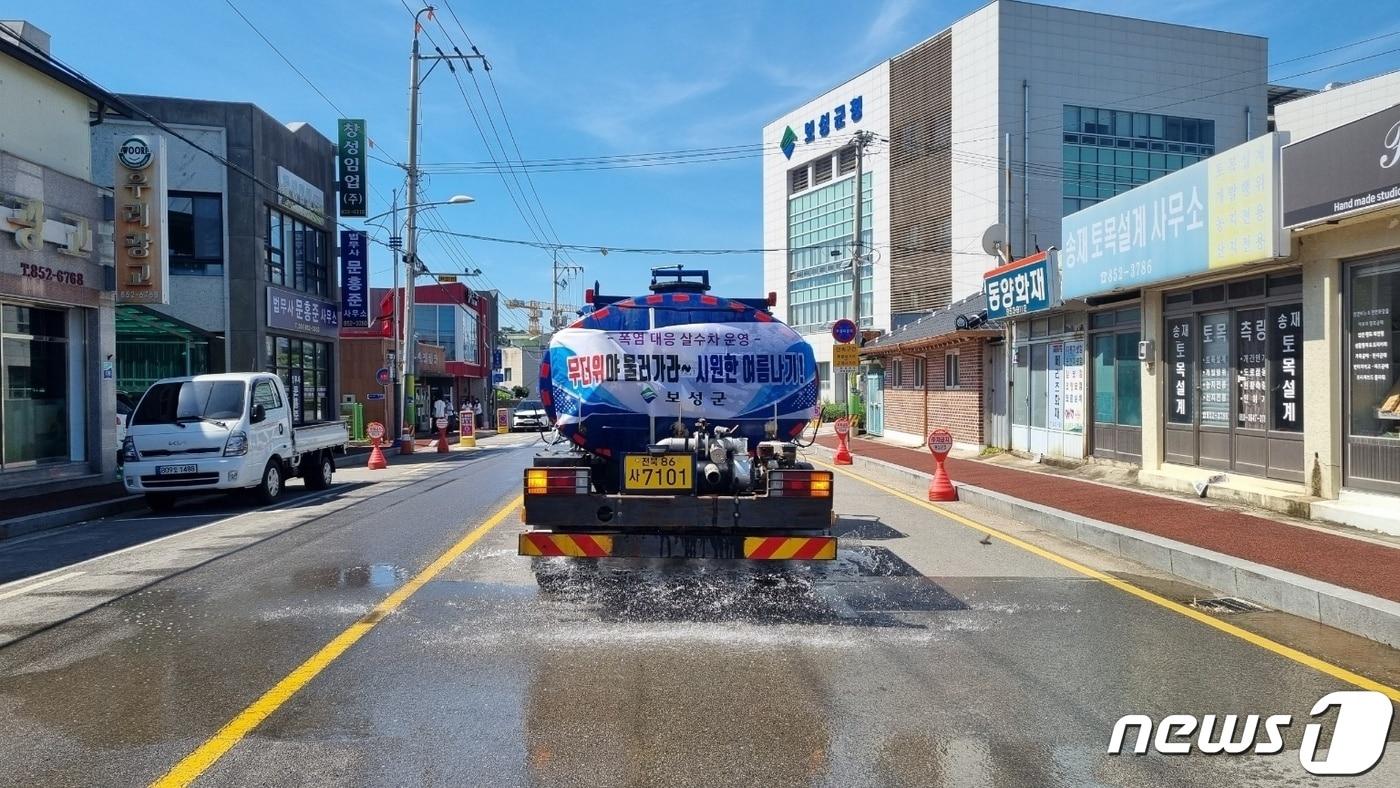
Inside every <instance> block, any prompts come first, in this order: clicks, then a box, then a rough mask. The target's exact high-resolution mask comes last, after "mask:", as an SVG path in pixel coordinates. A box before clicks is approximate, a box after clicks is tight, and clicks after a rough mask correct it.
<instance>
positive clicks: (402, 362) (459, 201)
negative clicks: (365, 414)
mask: <svg viewBox="0 0 1400 788" xmlns="http://www.w3.org/2000/svg"><path fill="white" fill-rule="evenodd" d="M474 202H476V198H475V197H472V196H470V195H467V194H454V195H452V196H451V197H449V198H447V199H446V200H439V201H436V202H428V203H419V204H415V205H414V206H413V210H414V211H417V210H420V209H423V208H436V207H437V206H440V205H467V204H469V203H474ZM386 216H392V217H393V218H392V220H391V222H390V229H389V249H390V250H392V251H393V253H394V258H395V259H394V265H393V269H394V288H393V290H391V291H390V293H391V298H392V300H391V304H392V306H391V307H390V311H389V314H390V320H391V325H392V327H393V328H392V331H393V346H394V362H393V369H392V371H393V377H394V383H395V389H394V399H395V400H396V403H391V407H390V413H392V414H394V415H393V417H392V418H391V419H390V424H389V425H388V427H389V430H390V432H389V434H390V435H391V436H393V438H392V440H393V441H394V442H397V441H398V440H399V438H400V436H401V435H402V434H403V427H402V426H401V425H402V417H401V415H400V414H404V413H407V410H408V408H407V404H408V399H407V397H408V392H407V380H408V377H409V376H411V375H412V374H413V365H412V361H413V359H412V356H408V355H406V354H407V353H408V351H409V348H408V341H409V340H408V338H409V337H411V336H413V296H414V292H413V291H414V288H415V287H416V286H417V275H418V261H417V260H415V259H414V257H415V255H411V254H405V255H403V263H404V266H405V267H406V268H407V269H408V274H407V276H406V279H407V282H408V287H407V288H406V290H405V292H404V316H403V319H404V330H403V331H402V332H400V331H399V260H398V257H399V250H400V249H401V248H402V246H403V242H402V238H401V236H399V234H398V231H399V192H398V190H397V189H396V190H394V202H393V207H392V208H390V209H389V210H388V211H385V212H384V213H381V214H376V215H374V216H371V217H369V218H367V219H364V220H363V221H364V223H365V224H374V223H375V222H376V221H378V220H379V219H383V218H384V217H386ZM375 226H376V227H379V226H380V225H375ZM415 246H416V245H415Z"/></svg>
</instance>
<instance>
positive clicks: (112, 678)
mask: <svg viewBox="0 0 1400 788" xmlns="http://www.w3.org/2000/svg"><path fill="white" fill-rule="evenodd" d="M529 455H530V450H529V449H523V448H518V449H507V448H498V449H494V450H492V451H489V452H482V453H479V454H475V455H471V456H469V457H466V456H457V455H454V456H453V457H452V458H451V461H447V462H442V463H438V464H424V465H421V466H415V467H413V468H410V469H407V470H400V471H396V473H399V474H401V475H400V476H396V477H393V479H392V480H391V481H382V480H381V481H379V483H377V484H373V485H370V484H365V485H358V484H356V483H355V482H356V479H358V478H360V477H359V476H356V475H354V474H350V473H347V474H344V475H345V476H347V477H351V478H350V482H351V484H350V485H349V490H348V491H347V492H345V494H344V495H343V496H342V497H340V498H338V499H329V500H321V501H310V502H307V503H306V504H304V505H290V506H287V507H286V508H283V509H281V510H277V511H266V512H253V513H244V514H239V515H238V516H236V517H233V518H232V519H229V518H227V517H225V515H226V514H228V512H224V511H223V510H218V511H213V512H210V511H206V510H204V509H200V510H198V511H197V512H188V513H185V512H180V514H184V515H185V516H191V517H193V516H195V515H196V514H198V515H199V516H201V517H204V518H206V519H207V522H206V520H199V521H198V524H202V525H203V527H201V528H198V529H197V530H191V531H187V532H184V533H179V534H177V535H175V536H171V537H168V538H166V539H164V540H162V541H160V542H156V543H152V544H148V545H146V546H143V547H135V548H133V549H131V550H129V551H127V552H126V553H122V554H119V555H117V556H113V557H111V558H110V559H102V560H100V561H97V562H93V563H90V564H85V565H80V566H81V567H83V569H82V572H83V574H82V576H81V577H77V576H75V577H73V578H72V579H63V580H59V581H55V582H52V583H51V584H49V585H46V586H44V587H43V588H42V589H36V590H33V591H31V592H28V593H25V594H22V595H12V596H10V597H8V598H6V597H4V596H3V595H4V594H6V593H9V591H10V590H11V586H3V587H0V626H3V625H8V626H10V627H11V629H10V630H9V631H8V634H9V637H10V638H11V639H12V641H11V642H10V643H9V644H8V645H4V646H0V775H4V778H3V781H4V782H6V783H9V784H15V785H34V784H41V785H91V784H104V785H143V784H147V783H149V782H150V781H152V780H153V779H155V778H157V777H159V776H160V775H162V774H163V773H164V772H165V771H166V770H167V769H169V768H170V767H171V766H172V765H173V764H175V763H177V762H179V761H180V760H181V759H182V758H184V757H185V756H186V755H188V754H189V753H190V752H192V751H194V750H195V749H196V748H197V747H199V746H200V745H201V744H202V743H203V742H204V741H205V740H207V739H208V738H209V737H210V736H211V735H213V734H214V733H215V732H216V731H218V730H219V728H220V727H221V726H223V725H224V724H225V723H227V722H228V721H229V720H230V719H232V718H234V717H235V715H237V714H238V713H239V712H240V711H241V710H243V709H244V708H245V707H247V706H248V705H249V704H250V703H252V702H254V701H255V700H256V699H257V698H258V697H259V696H260V695H261V694H262V693H263V692H265V691H266V690H268V689H269V688H270V687H272V686H274V685H275V684H277V682H278V681H279V680H281V679H282V678H283V677H284V676H286V675H287V674H288V673H289V672H290V671H292V670H293V669H294V668H295V667H297V665H298V664H300V663H301V662H302V661H303V660H306V659H307V658H308V657H310V656H311V655H312V654H314V653H316V652H317V650H318V649H320V648H322V647H323V646H324V645H325V644H326V643H328V642H329V641H331V640H332V639H333V638H335V637H336V636H337V635H338V634H340V633H341V632H342V631H344V630H345V629H346V628H347V627H349V626H351V625H352V624H354V622H356V620H357V619H360V617H362V616H364V615H365V614H366V613H368V612H369V611H370V610H371V608H373V607H374V606H375V605H376V604H378V603H379V602H381V600H383V599H384V598H385V597H386V596H387V595H389V594H390V593H391V592H392V591H393V590H394V589H395V588H399V587H401V586H402V585H403V583H405V582H406V581H407V580H408V579H409V578H411V577H414V576H415V575H417V574H418V573H419V572H420V571H421V570H422V569H423V568H424V567H426V566H428V565H429V564H430V563H431V562H432V561H433V560H434V559H436V558H437V557H438V556H439V555H441V554H442V553H443V552H444V551H446V550H448V549H449V548H450V547H451V546H452V545H453V544H454V543H457V542H458V540H459V539H461V538H462V537H463V536H464V535H465V534H467V533H468V532H469V531H471V530H473V529H474V528H475V527H476V526H477V525H478V524H480V523H482V522H483V521H486V520H487V519H488V518H490V517H491V516H492V515H493V514H496V513H497V512H498V511H499V510H500V509H502V507H505V506H507V505H508V504H509V503H510V502H511V501H512V500H513V499H514V497H515V496H516V494H517V490H518V486H519V483H520V468H521V467H522V465H524V464H525V463H526V462H527V461H528V458H529ZM836 504H837V509H838V512H839V513H840V514H841V515H842V520H841V523H840V525H839V531H840V533H841V534H842V536H843V537H845V538H844V540H843V544H842V552H841V556H840V558H839V560H838V561H837V562H836V563H835V565H834V566H831V567H828V568H827V570H826V571H825V572H824V573H820V574H816V575H814V574H812V573H808V572H802V573H796V574H793V575H791V576H786V577H776V578H774V577H769V576H755V575H753V574H752V573H750V572H746V571H743V569H742V568H735V567H731V566H706V567H703V568H700V569H693V570H688V571H684V572H675V571H670V570H665V569H657V568H643V569H634V568H631V567H628V568H627V570H628V571H624V572H619V573H614V572H611V571H605V572H604V573H603V574H602V576H593V575H576V574H570V575H568V576H566V577H565V579H564V582H563V588H562V590H560V591H558V592H555V593H549V594H545V593H542V592H541V591H540V590H539V589H538V587H537V585H536V582H535V579H534V577H533V575H532V572H531V566H530V563H529V561H528V559H523V558H518V557H516V556H515V534H516V533H517V532H518V531H519V523H518V519H517V517H516V516H515V515H514V514H513V513H512V514H511V515H510V516H508V517H506V518H505V519H504V521H503V522H502V523H501V524H500V525H499V526H497V527H495V528H494V529H492V530H490V531H488V532H487V533H486V534H485V535H484V536H483V537H482V538H481V540H480V541H479V542H477V543H475V544H474V545H472V547H471V548H470V549H469V550H467V551H466V552H465V553H464V554H462V555H461V556H460V557H459V558H458V559H457V560H455V561H453V562H451V563H450V564H449V565H448V566H447V567H446V568H445V569H444V570H443V571H442V572H441V573H440V574H437V575H436V576H435V577H434V578H433V579H432V580H431V581H429V582H427V583H426V584H425V585H423V586H422V587H421V589H419V590H418V591H417V592H416V593H415V594H414V595H413V596H411V597H409V598H408V599H407V600H406V601H405V602H404V603H403V604H402V606H401V607H399V608H397V609H396V610H395V611H394V612H393V613H391V614H389V615H387V616H385V617H384V618H383V619H382V620H380V621H379V623H377V625H375V626H374V628H373V629H371V630H369V631H368V633H367V634H365V635H364V636H363V638H362V639H360V640H359V641H358V642H356V643H355V644H354V645H353V646H351V647H350V648H349V649H348V650H347V651H345V652H344V653H343V654H341V655H340V656H339V658H338V659H335V660H334V661H332V662H331V663H330V664H329V666H328V667H326V668H325V670H324V672H322V673H320V674H319V675H317V676H316V677H315V678H314V679H312V680H311V681H310V683H308V684H306V685H305V686H304V687H303V688H301V689H300V691H299V692H296V693H295V694H293V695H292V696H291V697H290V698H289V699H287V700H286V702H285V703H283V704H282V705H280V706H279V707H278V708H276V709H275V710H274V711H273V712H272V713H271V714H270V715H269V716H268V717H267V718H266V719H265V720H263V721H262V722H261V724H259V725H258V726H257V727H256V728H254V730H253V731H252V732H251V734H249V735H248V736H247V737H246V738H243V739H241V740H240V741H239V742H238V743H237V744H236V745H234V746H233V747H232V749H231V750H229V751H228V752H227V754H225V755H224V756H223V757H222V758H221V759H219V760H218V761H217V762H215V763H214V764H213V765H212V767H211V768H209V769H208V770H207V771H206V772H205V773H204V774H203V775H202V776H201V777H200V780H199V784H206V785H289V784H293V785H297V784H300V785H361V784H371V785H420V784H426V785H473V786H476V785H482V786H485V785H525V786H530V785H535V786H566V785H567V786H571V785H639V786H640V785H686V786H689V785H694V786H712V785H725V786H728V785H754V786H786V785H793V786H799V785H801V786H805V785H819V786H844V785H890V786H894V785H948V786H1012V785H1017V786H1019V785H1066V786H1071V785H1073V786H1078V785H1143V786H1156V785H1183V786H1185V785H1200V784H1204V783H1216V784H1220V785H1283V784H1286V785H1311V784H1319V785H1350V784H1375V785H1394V784H1397V782H1400V745H1395V744H1392V746H1391V747H1390V751H1389V752H1388V753H1387V756H1386V758H1385V759H1384V760H1383V761H1382V763H1381V764H1380V766H1379V767H1377V768H1376V769H1375V770H1373V771H1372V772H1371V773H1370V774H1368V775H1366V776H1365V777H1364V778H1357V779H1352V778H1344V779H1340V780H1339V779H1336V778H1333V779H1328V780H1325V781H1324V780H1322V779H1321V778H1314V777H1311V776H1309V775H1308V774H1306V773H1305V772H1304V771H1303V770H1302V769H1301V768H1300V767H1299V764H1298V760H1297V753H1296V748H1297V745H1298V738H1299V736H1298V730H1296V729H1291V730H1290V731H1289V734H1288V746H1289V749H1288V750H1287V751H1285V752H1284V753H1282V754H1279V755H1274V756H1246V757H1241V756H1219V755H1217V756H1199V755H1195V756H1190V757H1170V756H1140V757H1131V756H1110V755H1106V754H1104V750H1105V746H1106V743H1107V740H1108V737H1109V734H1110V732H1111V730H1112V728H1113V723H1114V721H1115V720H1117V719H1118V718H1119V717H1120V716H1122V715H1124V714H1130V713H1139V714H1147V715H1150V716H1152V717H1153V718H1157V719H1160V718H1161V717H1162V716H1164V715H1166V714H1171V713H1194V714H1207V713H1216V714H1224V713H1237V714H1248V713H1259V714H1279V713H1283V714H1292V715H1294V717H1295V719H1297V720H1300V721H1302V720H1305V719H1306V718H1307V713H1308V711H1309V708H1310V707H1311V705H1312V704H1313V702H1314V701H1316V700H1317V699H1318V698H1319V697H1321V696H1322V695H1324V694H1326V693H1327V692H1330V691H1333V690H1337V689H1348V688H1350V687H1349V686H1348V685H1345V684H1343V683H1342V682H1341V681H1339V680H1338V679H1336V678H1333V677H1331V676H1328V675H1325V674H1323V673H1320V672H1317V671H1315V670H1313V669H1310V668H1306V667H1303V666H1301V665H1299V664H1297V663H1295V662H1293V661H1290V660H1287V659H1285V658H1283V657H1280V656H1278V655H1277V654H1275V653H1272V652H1270V651H1267V650H1265V649H1261V648H1259V647H1257V646H1255V645H1252V644H1250V643H1247V642H1244V641H1243V640H1240V639H1237V638H1233V637H1231V636H1229V635H1226V634H1223V633H1221V632H1218V631H1216V630H1213V629H1211V628H1208V627H1206V626H1204V625H1202V624H1200V623H1198V622H1195V621H1192V620H1190V619H1188V618H1185V617H1183V616H1181V615H1179V614H1176V613H1172V612H1170V611H1168V610H1165V609H1163V608H1161V607H1159V606H1156V605H1153V604H1151V603H1149V602H1146V601H1143V600H1141V599H1138V598H1135V597H1132V596H1129V595H1127V594H1124V593H1123V592H1121V591H1119V590H1116V589H1114V588H1111V587H1109V586H1107V585H1104V584H1102V583H1099V582H1096V581H1093V580H1090V579H1087V578H1085V577H1083V576H1081V575H1079V574H1076V573H1075V572H1073V571H1071V570H1070V569H1067V568H1065V567H1063V566H1061V565H1059V564H1057V563H1054V562H1052V561H1050V560H1047V559H1045V558H1043V557H1040V556H1037V555H1033V554H1032V553H1030V552H1027V551H1025V550H1021V549H1019V548H1017V547H1015V546H1012V545H1010V544H1007V543H1005V542H1003V541H1000V540H997V539H993V540H992V541H991V543H990V544H985V545H984V544H981V543H980V541H979V539H980V537H981V534H980V533H977V532H974V531H972V530H970V529H968V528H966V527H964V526H962V525H959V524H957V523H955V522H953V521H951V520H948V519H945V518H943V517H940V516H939V515H937V514H935V513H933V512H930V511H928V510H927V509H924V508H922V507H918V506H915V505H914V504H912V503H909V502H907V501H904V500H901V499H898V498H896V497H894V496H891V495H890V494H888V493H887V492H884V491H881V490H878V489H876V488H874V487H870V486H866V485H864V484H862V483H859V482H856V481H854V480H851V479H849V478H846V477H838V480H837V497H836ZM957 511H959V512H962V513H963V514H965V515H968V516H976V517H977V518H978V519H979V520H983V521H986V522H988V523H989V524H994V522H995V521H993V520H991V518H988V517H986V516H982V515H976V514H975V510H971V509H966V508H960V509H957ZM148 525H149V524H148ZM998 525H999V524H998ZM165 527H169V526H165ZM35 544H36V543H35V542H28V543H26V545H25V546H26V548H32V547H33V546H34V545H35ZM1065 549H1066V550H1072V549H1074V548H1072V547H1071V546H1065ZM6 554H7V549H6V548H5V547H4V546H2V545H0V567H2V566H4V565H5V561H7V560H12V557H11V558H7V555H6ZM1074 557H1075V558H1076V559H1077V560H1081V561H1087V560H1092V559H1093V556H1092V555H1091V554H1089V553H1088V552H1085V553H1084V554H1081V555H1076V556H1074ZM1103 560H1104V561H1105V563H1104V564H1102V565H1101V568H1104V569H1107V570H1111V571H1115V572H1119V573H1121V574H1124V575H1131V574H1132V573H1133V567H1131V566H1130V565H1113V564H1112V562H1108V559H1103ZM59 572H60V573H62V572H63V570H59ZM172 572H174V574H173V575H171V573H172ZM167 575H171V576H168V577H167ZM52 577H53V576H52V575H46V576H43V577H42V578H39V580H40V581H42V580H44V579H45V578H52ZM1135 577H1137V576H1136V575H1135ZM132 578H137V579H136V580H133V579H132ZM1138 579H1140V580H1141V581H1142V582H1144V583H1147V584H1149V585H1151V584H1153V583H1157V584H1158V585H1159V586H1160V588H1162V589H1171V591H1172V593H1175V594H1177V595H1179V596H1180V595H1186V594H1189V593H1190V589H1186V588H1184V587H1178V586H1174V585H1172V584H1171V583H1170V582H1169V581H1167V580H1164V579H1162V578H1153V577H1151V576H1148V575H1146V574H1144V575H1143V576H1141V577H1139V578H1138ZM29 582H36V581H29ZM128 585H129V586H130V590H124V589H126V588H127V586H128ZM109 597H110V598H109ZM83 598H89V599H92V600H94V601H93V603H92V605H90V606H89V608H90V609H85V610H82V612H78V613H74V614H71V615H69V613H70V612H71V609H70V608H67V607H60V608H53V609H56V610H60V611H61V612H62V615H63V616H66V618H65V617H60V616H59V613H53V612H48V616H47V618H46V617H45V615H44V614H45V613H46V611H50V610H51V607H50V606H51V605H59V604H60V603H62V604H67V605H72V604H75V602H74V600H81V599H83ZM1253 615H1256V616H1257V617H1258V620H1257V623H1258V624H1259V626H1260V627H1263V628H1265V629H1266V630H1268V629H1273V630H1275V631H1276V632H1277V633H1278V636H1279V637H1281V638H1292V640H1293V642H1294V643H1295V644H1296V645H1299V646H1300V647H1304V648H1306V649H1311V650H1312V652H1313V653H1322V654H1323V655H1324V656H1327V657H1328V658H1331V659H1335V660H1338V661H1347V662H1348V663H1349V664H1348V666H1349V667H1352V668H1354V669H1358V670H1362V671H1363V672H1367V673H1369V674H1370V675H1373V676H1376V677H1377V678H1384V679H1386V680H1388V681H1390V683H1391V684H1392V686H1393V685H1394V681H1393V677H1395V676H1400V662H1398V661H1397V657H1396V654H1395V652H1393V651H1390V650H1386V649H1379V648H1370V647H1367V646H1365V645H1356V644H1354V643H1350V642H1349V641H1347V640H1346V639H1345V638H1343V637H1342V636H1340V635H1339V633H1330V632H1326V631H1319V630H1316V629H1308V628H1307V627H1305V626H1300V625H1297V624H1296V622H1290V621H1287V620H1280V619H1279V618H1278V617H1277V614H1270V613H1264V614H1253ZM1270 617H1274V618H1272V619H1271V618H1270ZM1284 618H1285V619H1286V617H1284ZM16 622H19V623H16ZM24 622H29V623H27V624H26V623H24ZM0 631H2V630H0ZM1329 652H1331V653H1329ZM1299 727H1301V722H1300V726H1299ZM1391 737H1392V739H1395V738H1396V737H1397V733H1396V729H1395V726H1392V733H1391Z"/></svg>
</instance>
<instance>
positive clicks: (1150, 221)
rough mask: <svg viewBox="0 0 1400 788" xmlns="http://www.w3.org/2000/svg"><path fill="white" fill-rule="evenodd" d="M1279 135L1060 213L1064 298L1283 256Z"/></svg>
mask: <svg viewBox="0 0 1400 788" xmlns="http://www.w3.org/2000/svg"><path fill="white" fill-rule="evenodd" d="M1279 139H1280V138H1279V136H1278V134H1277V133H1270V134H1267V135H1265V136H1263V137H1259V138H1257V139H1254V140H1251V141H1249V142H1246V143H1244V144H1243V145H1238V146H1236V147H1234V148H1230V149H1229V150H1225V151H1221V152H1220V153H1217V154H1216V155H1215V156H1213V157H1211V158H1209V159H1207V160H1205V161H1202V162H1199V163H1197V164H1193V165H1191V166H1190V167H1187V168H1185V169H1183V170H1178V171H1177V172H1174V173H1172V174H1170V175H1167V176H1165V177H1162V178H1159V179H1157V180H1155V181H1152V182H1151V183H1146V184H1143V185H1142V186H1139V187H1137V188H1135V189H1132V190H1130V191H1128V192H1125V193H1123V194H1120V195H1118V196H1117V197H1114V198H1112V199H1109V200H1105V201H1103V202H1101V203H1098V204H1097V205H1093V206H1090V207H1088V208H1085V209H1084V210H1082V211H1078V212H1077V213H1072V214H1070V215H1069V216H1066V217H1064V219H1062V220H1061V224H1060V241H1061V250H1060V254H1059V258H1060V295H1061V297H1062V298H1065V299H1071V298H1083V297H1085V296H1090V295H1096V294H1102V293H1110V292H1114V291H1117V290H1131V289H1133V288H1137V287H1143V286H1146V285H1153V284H1157V283H1161V282H1169V281H1172V280H1176V279H1182V278H1185V277H1189V276H1194V275H1196V274H1203V273H1208V272H1211V271H1215V270H1218V269H1223V268H1229V267H1231V266H1237V265H1243V264H1246V263H1254V262H1262V261H1265V260H1271V259H1274V258H1277V257H1282V256H1284V255H1286V254H1287V251H1288V239H1287V235H1286V233H1285V231H1284V230H1283V228H1282V225H1281V223H1280V221H1279V205H1278V191H1279V190H1278V166H1279V165H1278V161H1279Z"/></svg>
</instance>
